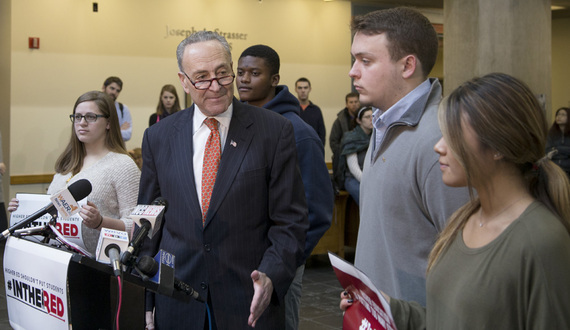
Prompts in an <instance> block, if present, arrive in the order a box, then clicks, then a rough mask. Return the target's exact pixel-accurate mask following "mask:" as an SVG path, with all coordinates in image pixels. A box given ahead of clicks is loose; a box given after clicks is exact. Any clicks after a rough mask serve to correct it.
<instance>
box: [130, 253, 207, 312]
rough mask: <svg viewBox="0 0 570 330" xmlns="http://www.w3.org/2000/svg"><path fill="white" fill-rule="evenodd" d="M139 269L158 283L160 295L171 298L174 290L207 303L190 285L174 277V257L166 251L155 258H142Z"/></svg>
mask: <svg viewBox="0 0 570 330" xmlns="http://www.w3.org/2000/svg"><path fill="white" fill-rule="evenodd" d="M137 269H138V271H140V272H141V273H142V274H144V275H146V276H149V277H150V280H151V281H152V282H155V283H158V290H157V291H158V293H161V294H166V295H168V296H171V295H172V292H173V288H174V289H176V290H178V291H181V292H183V293H185V294H186V295H188V296H191V297H192V298H194V299H196V300H198V301H200V302H205V301H204V299H202V297H200V294H198V292H196V290H194V289H193V288H192V287H191V286H190V285H188V284H186V283H184V282H182V281H181V280H179V279H177V278H176V277H174V255H172V254H170V253H168V252H166V251H164V250H160V251H159V252H158V253H157V254H156V256H155V257H154V258H152V257H151V256H142V257H140V258H139V260H138V263H137Z"/></svg>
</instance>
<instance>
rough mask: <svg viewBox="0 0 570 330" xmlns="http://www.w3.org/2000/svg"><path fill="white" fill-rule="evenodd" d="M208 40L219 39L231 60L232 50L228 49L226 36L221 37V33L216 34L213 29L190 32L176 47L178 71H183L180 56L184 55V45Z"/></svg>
mask: <svg viewBox="0 0 570 330" xmlns="http://www.w3.org/2000/svg"><path fill="white" fill-rule="evenodd" d="M210 40H217V41H219V42H220V44H221V45H222V46H223V47H224V49H225V51H226V53H227V55H228V58H229V59H230V61H231V58H232V52H231V50H230V45H229V44H228V41H227V40H226V38H224V37H222V36H221V35H219V34H217V33H216V32H213V31H198V32H195V33H192V34H191V35H189V36H188V37H186V39H184V40H182V41H181V42H180V44H179V45H178V48H177V49H176V58H177V60H178V69H179V70H180V71H183V70H182V57H183V55H184V50H185V49H186V46H188V45H191V44H195V43H198V42H203V41H210Z"/></svg>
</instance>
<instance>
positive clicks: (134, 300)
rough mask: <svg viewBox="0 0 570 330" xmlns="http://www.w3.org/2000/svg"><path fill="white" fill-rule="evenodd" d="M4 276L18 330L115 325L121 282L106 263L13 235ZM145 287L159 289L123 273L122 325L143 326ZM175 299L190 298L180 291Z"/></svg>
mask: <svg viewBox="0 0 570 330" xmlns="http://www.w3.org/2000/svg"><path fill="white" fill-rule="evenodd" d="M4 276H5V282H6V283H5V285H6V299H7V305H8V316H9V319H10V325H11V326H12V327H13V328H15V329H71V328H73V329H74V330H76V329H113V323H114V317H115V313H116V304H117V302H118V297H117V293H118V283H117V278H116V277H115V276H114V275H113V269H112V268H111V266H110V265H108V264H102V263H99V262H97V261H95V260H94V259H91V258H89V257H85V256H82V255H79V254H76V253H72V252H69V251H67V250H64V249H61V248H56V247H52V246H48V245H45V244H42V243H36V242H31V241H29V240H24V239H19V238H15V237H9V238H8V242H7V243H6V248H5V252H4ZM147 289H148V290H150V291H153V292H157V290H158V284H157V283H154V282H144V281H142V279H141V278H140V277H138V276H135V275H133V274H128V273H125V272H123V275H122V302H121V310H120V315H119V327H120V328H121V329H144V327H145V290H147ZM173 297H174V298H176V299H181V300H188V299H189V297H188V296H186V295H184V294H182V293H180V292H175V293H174V294H173ZM34 322H35V323H34Z"/></svg>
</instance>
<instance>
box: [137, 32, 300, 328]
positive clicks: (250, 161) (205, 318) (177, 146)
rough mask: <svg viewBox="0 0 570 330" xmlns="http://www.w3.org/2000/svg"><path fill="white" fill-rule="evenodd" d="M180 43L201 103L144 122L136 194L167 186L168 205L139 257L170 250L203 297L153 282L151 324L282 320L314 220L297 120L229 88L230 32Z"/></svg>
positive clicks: (184, 70)
mask: <svg viewBox="0 0 570 330" xmlns="http://www.w3.org/2000/svg"><path fill="white" fill-rule="evenodd" d="M176 54H177V58H178V68H179V70H180V71H179V73H178V77H179V79H180V82H181V84H182V87H183V88H184V91H185V92H186V93H189V94H190V96H191V97H192V100H193V102H194V104H193V105H192V106H191V107H190V108H188V109H186V110H184V111H179V112H177V113H175V114H172V115H170V116H168V117H167V118H165V119H163V120H161V121H160V122H159V123H158V124H156V125H153V126H151V127H149V128H148V129H146V131H145V133H144V138H143V144H142V152H143V169H142V175H141V184H140V192H139V202H140V203H141V204H150V203H151V202H152V201H153V200H154V199H155V198H157V197H159V196H160V197H162V198H164V199H166V200H167V201H168V211H167V212H166V213H165V214H164V221H163V222H162V227H161V229H160V230H159V231H158V232H157V233H156V234H155V235H154V237H153V238H152V239H151V240H146V241H145V242H144V243H143V247H142V251H141V256H142V255H149V256H154V255H155V254H156V253H157V252H158V251H159V250H160V249H164V250H165V251H168V252H170V253H172V254H173V255H174V256H175V257H176V274H175V275H176V278H178V279H180V280H181V281H183V282H185V283H187V284H188V285H190V286H191V287H193V288H195V289H196V290H198V291H197V292H198V293H199V294H200V296H201V297H202V298H203V299H204V300H205V301H206V302H207V305H206V304H204V303H201V302H199V301H197V300H194V299H191V300H190V301H187V302H184V301H179V300H177V299H174V298H172V297H168V296H165V295H160V294H156V295H155V294H151V293H148V294H147V300H146V326H147V328H148V329H153V328H154V325H155V324H156V327H157V328H158V329H208V328H211V329H250V327H257V328H258V329H283V328H284V327H285V308H284V304H283V299H284V296H285V294H286V292H287V290H288V289H289V286H290V285H291V282H292V281H293V278H294V276H295V271H296V269H297V266H298V262H299V261H300V260H302V258H303V252H304V248H305V236H306V232H307V229H308V227H309V221H308V220H307V203H306V201H305V194H304V190H303V181H302V180H301V174H300V172H299V167H298V165H297V151H296V149H295V140H294V135H293V134H294V133H293V126H292V125H291V122H290V121H289V120H287V119H286V118H284V117H283V116H280V115H278V114H276V113H273V112H272V111H268V110H266V109H261V108H258V107H254V106H251V105H248V104H244V103H242V102H239V101H238V100H237V99H236V98H234V97H233V95H234V87H233V82H234V73H233V71H232V55H231V51H230V45H229V44H228V42H227V41H226V39H225V38H224V37H222V36H220V35H219V34H217V33H215V32H213V31H198V32H196V33H193V34H192V35H190V36H188V37H187V38H186V39H184V40H183V41H182V42H181V43H180V44H179V45H178V48H177V52H176ZM207 306H209V309H208V308H207ZM153 310H154V313H153Z"/></svg>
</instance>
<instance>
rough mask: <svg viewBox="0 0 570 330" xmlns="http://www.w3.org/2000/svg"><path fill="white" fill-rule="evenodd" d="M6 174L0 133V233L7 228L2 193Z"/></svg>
mask: <svg viewBox="0 0 570 330" xmlns="http://www.w3.org/2000/svg"><path fill="white" fill-rule="evenodd" d="M5 173H6V164H4V158H3V153H2V134H1V133H0V232H2V231H4V230H6V229H7V228H8V218H7V217H6V206H5V204H4V193H3V191H2V177H3V176H4V174H5Z"/></svg>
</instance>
